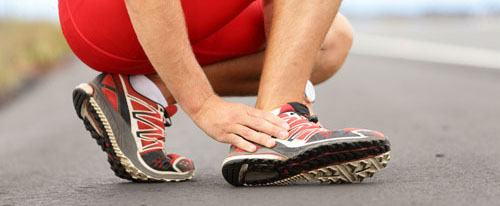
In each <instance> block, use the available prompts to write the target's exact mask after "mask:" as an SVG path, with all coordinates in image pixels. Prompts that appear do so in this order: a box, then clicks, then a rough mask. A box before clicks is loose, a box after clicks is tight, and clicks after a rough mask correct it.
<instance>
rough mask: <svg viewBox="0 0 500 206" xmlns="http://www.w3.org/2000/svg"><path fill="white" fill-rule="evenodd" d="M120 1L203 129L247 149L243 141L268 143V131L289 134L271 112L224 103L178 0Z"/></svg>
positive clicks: (152, 56)
mask: <svg viewBox="0 0 500 206" xmlns="http://www.w3.org/2000/svg"><path fill="white" fill-rule="evenodd" d="M125 4H126V5H127V10H128V13H129V15H130V19H131V21H132V25H133V26H134V30H135V32H136V34H137V37H138V39H139V42H140V43H141V45H142V47H143V49H144V51H145V52H146V55H147V56H148V59H149V60H150V62H151V64H152V65H153V67H154V68H155V70H156V72H157V73H158V75H159V76H160V77H161V79H162V80H163V82H164V83H165V85H166V86H167V87H168V89H169V90H170V92H171V93H172V95H173V96H174V98H175V99H176V100H177V102H178V103H179V105H180V106H181V107H182V109H183V110H184V111H185V112H186V113H187V114H188V115H189V116H190V117H191V118H192V119H193V121H194V122H195V123H196V124H197V125H198V126H199V127H200V128H201V129H202V130H203V131H204V132H206V133H207V134H208V135H209V136H211V137H212V138H214V139H216V140H218V141H221V142H226V143H231V144H234V145H236V146H238V147H240V148H242V149H244V150H247V151H255V150H256V147H255V145H253V144H251V143H250V142H248V141H247V140H249V141H252V142H256V143H259V144H262V145H264V146H268V147H272V146H274V144H275V142H274V140H272V139H271V137H270V136H276V137H279V138H286V137H287V136H288V133H287V132H286V130H287V129H288V128H287V126H288V125H286V126H284V125H283V122H282V120H281V119H279V118H278V117H276V116H274V115H272V114H271V113H270V112H265V111H261V110H258V109H255V108H251V107H247V106H244V105H241V104H235V103H230V102H226V101H224V100H222V99H221V98H219V97H218V96H217V95H216V94H215V93H214V91H213V89H212V87H211V85H210V83H209V81H208V80H207V77H206V76H205V74H204V72H203V70H202V68H201V67H200V65H199V64H198V62H197V61H196V59H195V56H194V54H193V51H192V49H191V46H190V42H189V40H188V35H187V29H186V25H185V21H184V16H183V12H182V6H181V3H180V1H178V0H177V1H174V0H168V1H158V0H125ZM258 131H262V133H260V132H258ZM281 131H285V133H286V134H283V133H280V132H281ZM280 134H281V135H280ZM242 137H243V138H245V139H247V140H245V139H243V138H242Z"/></svg>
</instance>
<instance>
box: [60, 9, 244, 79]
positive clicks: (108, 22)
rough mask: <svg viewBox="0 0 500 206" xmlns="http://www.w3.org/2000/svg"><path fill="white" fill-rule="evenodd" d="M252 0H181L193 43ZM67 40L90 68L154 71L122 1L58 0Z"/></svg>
mask: <svg viewBox="0 0 500 206" xmlns="http://www.w3.org/2000/svg"><path fill="white" fill-rule="evenodd" d="M253 1H254V0H241V1H240V0H238V1H226V0H210V1H207V0H183V1H182V6H183V11H184V14H185V16H186V25H187V28H188V35H189V38H190V40H191V43H192V44H197V43H200V42H202V41H204V40H206V39H211V36H212V35H213V34H214V33H217V32H218V31H220V30H221V29H222V28H224V27H225V26H226V25H227V24H228V23H229V22H232V21H233V20H234V19H235V18H236V17H237V16H240V13H242V12H243V11H245V10H246V8H247V7H248V5H250V4H251V3H252V2H253ZM59 16H60V21H61V27H62V30H63V33H64V36H65V37H66V40H67V42H68V44H69V46H70V47H71V49H72V50H73V51H74V53H75V54H76V55H77V56H78V57H79V58H80V59H81V60H82V61H83V62H84V63H86V64H87V65H88V66H89V67H91V68H93V69H95V70H97V71H102V72H109V73H122V74H149V73H154V72H155V71H154V69H153V66H152V65H151V64H150V62H149V61H148V58H147V56H146V54H145V53H144V51H143V49H142V47H141V45H140V43H139V41H138V40H137V36H136V34H135V32H134V29H133V27H132V23H131V22H130V18H129V16H128V12H127V9H126V7H125V3H124V1H123V0H106V1H102V0H59Z"/></svg>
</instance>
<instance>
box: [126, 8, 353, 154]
mask: <svg viewBox="0 0 500 206" xmlns="http://www.w3.org/2000/svg"><path fill="white" fill-rule="evenodd" d="M339 3H340V1H338V2H337V1H327V2H316V1H310V2H309V1H297V2H292V1H289V0H287V1H274V4H273V7H274V8H273V9H272V11H273V13H272V16H273V18H272V19H273V20H272V22H273V23H272V26H271V30H270V32H269V33H270V37H269V44H268V47H267V49H266V51H265V52H263V51H262V52H259V53H256V54H252V55H248V56H245V57H240V58H237V59H233V60H229V61H225V62H220V63H216V64H213V65H209V66H206V67H205V68H203V69H204V71H205V74H206V76H205V74H204V73H203V70H202V68H201V67H200V66H199V65H198V63H197V62H196V60H195V59H194V55H193V53H192V51H191V50H190V46H189V41H188V40H187V33H186V28H185V25H184V19H183V16H182V10H181V8H180V3H179V2H177V1H166V2H157V1H154V0H153V1H151V0H148V1H138V0H126V4H127V8H128V10H129V14H130V17H131V19H132V23H133V25H134V28H135V30H136V33H137V35H138V38H139V41H140V42H141V45H142V46H143V48H144V50H145V51H146V54H147V55H148V57H149V59H150V60H151V62H152V64H153V66H154V67H155V68H156V71H157V72H158V76H159V77H160V78H158V76H154V75H152V76H149V77H150V78H151V79H152V80H153V81H154V82H156V83H157V85H158V86H159V87H160V89H161V90H162V92H163V93H164V94H165V96H166V97H167V99H168V101H169V103H173V102H175V101H176V100H178V102H179V105H180V106H181V107H182V108H183V109H184V110H185V111H186V113H187V114H188V115H189V116H190V117H191V118H192V119H193V120H194V121H195V123H196V124H197V125H198V126H199V127H200V128H201V129H203V130H204V131H205V132H206V133H207V134H208V135H209V136H211V137H212V138H214V139H216V140H218V141H221V142H226V143H231V144H234V145H236V146H238V147H240V148H242V149H244V150H247V151H250V152H252V151H255V146H254V145H253V144H251V143H250V142H256V143H259V144H262V145H265V146H267V147H272V146H274V141H273V140H272V139H271V138H270V136H276V137H278V138H286V137H287V134H285V133H284V132H283V130H286V129H287V126H282V125H283V124H282V123H283V122H281V120H279V118H277V117H275V116H273V115H270V113H269V112H264V111H262V110H257V109H254V108H250V107H246V106H244V105H240V104H235V103H229V102H225V101H224V100H222V99H220V98H219V97H218V96H216V95H215V93H214V91H213V89H212V88H211V87H210V84H209V81H210V83H211V84H212V85H213V86H214V88H215V91H216V92H217V93H218V94H220V95H252V94H255V93H256V92H257V85H258V84H260V86H259V87H260V88H261V89H260V90H259V91H258V94H259V97H258V102H257V107H258V108H261V109H265V110H270V109H273V108H275V107H279V106H281V105H282V104H284V103H286V102H289V101H299V102H301V101H303V93H304V88H305V83H306V81H307V79H309V76H310V75H311V72H312V70H313V68H314V72H313V73H312V75H311V80H312V81H313V82H314V83H319V82H322V81H324V80H326V79H328V78H329V77H330V76H332V75H333V74H334V73H335V72H336V71H337V70H338V68H340V66H341V65H342V63H343V61H344V60H345V57H346V56H347V53H348V51H349V49H350V45H351V42H352V33H351V30H350V26H349V24H348V23H347V21H345V19H344V18H343V17H340V18H337V21H335V22H333V19H334V17H335V14H336V11H337V9H338V6H339ZM158 19H162V21H158ZM165 20H166V21H165ZM311 22H314V24H312V23H311ZM332 22H333V23H332ZM337 24H338V25H339V26H336V25H337ZM311 25H312V26H311ZM290 27H293V29H294V30H293V31H295V30H300V31H303V32H296V31H295V32H290ZM336 27H338V28H342V29H339V30H338V31H337V30H336V29H335V28H336ZM305 31H307V32H305ZM292 33H293V35H292ZM327 33H328V35H327ZM162 34H163V35H162ZM167 34H168V35H167ZM339 34H340V35H339ZM306 36H307V38H304V37H306ZM330 36H331V37H330ZM179 39H180V40H182V41H179ZM157 42H175V43H174V44H167V43H163V44H157ZM273 42H274V43H273ZM286 42H295V43H294V44H293V46H290V44H288V43H286ZM299 48H300V49H299ZM280 50H283V51H286V52H280ZM332 52H335V54H332ZM165 53H169V54H173V55H169V56H168V57H166V56H164V55H162V54H165ZM264 56H265V61H264ZM299 57H300V58H299ZM263 65H264V69H260V68H262V66H263ZM285 75H286V78H283V77H285ZM228 79H233V80H234V81H232V82H231V81H228ZM259 79H262V80H263V81H259ZM288 79H294V82H298V83H295V85H294V86H292V87H291V88H290V86H289V84H288ZM237 80H241V81H237ZM271 81H273V82H274V83H273V84H269V83H266V82H271ZM163 83H164V84H163ZM237 85H239V87H235V86H237ZM167 88H169V89H170V90H169V89H167ZM285 90H286V91H287V92H285V93H283V91H285ZM241 111H246V112H243V113H242V112H241ZM257 131H260V132H257ZM249 141H250V142H249Z"/></svg>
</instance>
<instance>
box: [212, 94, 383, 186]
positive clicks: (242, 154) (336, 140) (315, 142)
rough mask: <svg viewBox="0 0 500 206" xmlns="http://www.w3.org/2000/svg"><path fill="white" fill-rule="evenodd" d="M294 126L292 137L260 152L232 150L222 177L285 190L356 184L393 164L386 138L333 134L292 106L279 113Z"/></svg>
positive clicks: (306, 111)
mask: <svg viewBox="0 0 500 206" xmlns="http://www.w3.org/2000/svg"><path fill="white" fill-rule="evenodd" d="M276 113H277V114H279V117H280V118H281V119H283V120H285V121H286V122H287V123H288V124H289V125H290V130H289V137H288V139H286V140H280V139H275V140H276V146H275V147H273V148H266V147H263V146H262V145H257V146H258V147H257V148H258V149H257V151H256V152H253V153H250V152H246V151H244V150H242V149H240V148H237V147H235V146H231V148H230V152H229V155H228V156H227V158H226V159H225V160H224V162H223V163H222V174H223V176H224V178H225V179H226V181H227V182H229V183H230V184H232V185H234V186H261V185H283V184H289V183H292V182H295V181H299V180H318V181H320V182H323V183H353V182H360V181H362V180H363V179H364V178H366V177H372V176H373V175H374V174H375V173H376V172H378V171H380V170H381V169H382V168H384V167H385V166H386V165H387V162H388V160H389V159H390V143H389V140H388V139H387V138H386V137H385V136H384V135H383V134H381V133H380V132H376V131H372V130H366V129H354V128H348V129H343V130H336V131H334V130H327V129H325V128H323V127H322V126H321V125H320V124H318V118H317V117H316V116H315V115H310V113H309V109H308V107H307V106H305V105H303V104H301V103H297V102H291V103H288V104H285V105H284V106H282V107H281V108H280V109H279V110H277V111H276Z"/></svg>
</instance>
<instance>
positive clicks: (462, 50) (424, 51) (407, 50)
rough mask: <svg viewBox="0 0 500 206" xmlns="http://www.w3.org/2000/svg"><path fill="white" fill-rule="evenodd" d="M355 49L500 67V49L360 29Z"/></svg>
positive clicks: (445, 62)
mask: <svg viewBox="0 0 500 206" xmlns="http://www.w3.org/2000/svg"><path fill="white" fill-rule="evenodd" d="M354 38H355V40H354V44H353V48H352V53H354V54H361V55H370V56H378V57H391V58H400V59H407V60H414V61H425V62H435V63H444V64H454V65H463V66H472V67H481V68H489V69H497V70H500V50H491V49H481V48H475V47H467V46H458V45H452V44H444V43H438V42H431V41H423V40H414V39H406V38H400V37H391V36H380V35H373V34H365V33H356V34H355V37H354Z"/></svg>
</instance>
